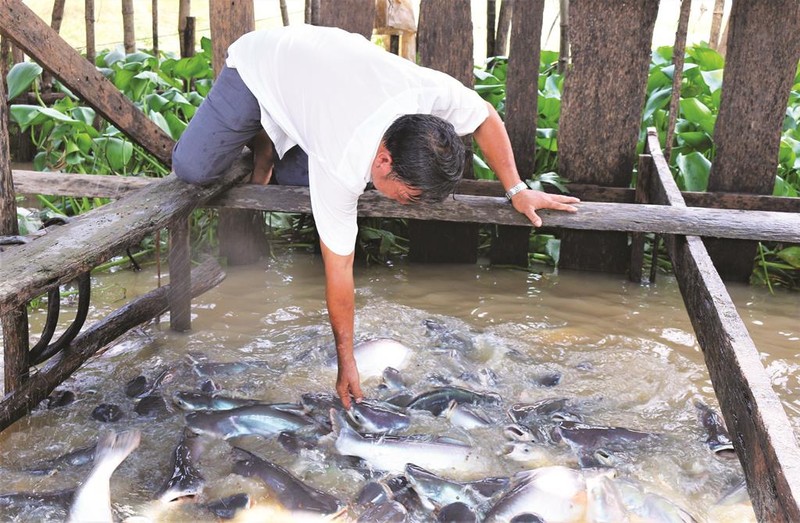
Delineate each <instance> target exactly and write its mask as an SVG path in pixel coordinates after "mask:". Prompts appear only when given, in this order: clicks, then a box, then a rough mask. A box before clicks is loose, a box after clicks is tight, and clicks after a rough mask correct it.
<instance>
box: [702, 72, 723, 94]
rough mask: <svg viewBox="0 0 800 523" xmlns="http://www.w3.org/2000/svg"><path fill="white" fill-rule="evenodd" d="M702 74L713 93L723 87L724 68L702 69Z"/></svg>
mask: <svg viewBox="0 0 800 523" xmlns="http://www.w3.org/2000/svg"><path fill="white" fill-rule="evenodd" d="M700 76H701V77H702V78H703V81H704V82H705V84H706V85H707V86H708V91H709V92H711V93H713V92H715V91H718V90H719V89H722V69H716V70H714V71H700Z"/></svg>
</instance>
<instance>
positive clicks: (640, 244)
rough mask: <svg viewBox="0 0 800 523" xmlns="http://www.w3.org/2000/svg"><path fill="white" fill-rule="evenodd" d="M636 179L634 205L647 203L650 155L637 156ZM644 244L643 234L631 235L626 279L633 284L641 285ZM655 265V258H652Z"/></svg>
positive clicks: (651, 170)
mask: <svg viewBox="0 0 800 523" xmlns="http://www.w3.org/2000/svg"><path fill="white" fill-rule="evenodd" d="M636 171H637V173H638V174H637V177H636V195H635V201H636V203H649V202H648V199H649V198H648V194H649V184H650V179H651V177H652V176H653V159H652V158H651V157H650V155H646V154H642V155H639V164H638V168H637V169H636ZM644 243H645V233H641V232H634V233H631V265H630V269H629V270H628V279H629V280H630V281H632V282H634V283H642V271H643V266H644ZM653 263H655V258H653Z"/></svg>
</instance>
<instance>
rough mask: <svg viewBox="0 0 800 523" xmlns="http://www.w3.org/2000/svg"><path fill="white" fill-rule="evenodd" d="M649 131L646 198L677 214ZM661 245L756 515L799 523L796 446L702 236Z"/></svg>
mask: <svg viewBox="0 0 800 523" xmlns="http://www.w3.org/2000/svg"><path fill="white" fill-rule="evenodd" d="M648 134H649V135H648V142H647V143H648V149H649V151H650V153H651V154H652V155H653V158H654V160H655V165H656V172H657V179H658V181H659V182H660V183H654V184H653V185H654V187H653V190H652V191H651V197H652V198H653V199H654V200H655V201H659V202H660V203H663V204H666V205H672V206H675V208H677V209H679V208H681V207H683V206H684V205H685V203H684V201H683V199H682V198H681V196H680V192H679V191H678V188H677V186H676V185H675V182H674V180H673V179H672V175H671V174H670V172H669V169H667V168H666V162H665V161H664V158H663V156H662V155H661V151H660V147H659V145H658V138H657V137H656V136H655V131H654V130H653V131H652V132H650V133H648ZM666 243H667V249H668V251H669V253H670V258H671V259H672V263H673V265H674V267H675V275H676V278H677V280H678V285H679V287H680V289H681V294H682V295H683V300H684V303H685V304H686V309H687V312H688V313H689V318H690V320H691V321H692V325H693V326H694V331H695V334H696V336H697V341H698V342H699V343H700V346H701V347H702V349H703V355H704V357H705V361H706V366H707V367H708V372H709V375H710V377H711V382H712V384H713V386H714V391H715V392H716V395H717V398H718V399H719V402H720V406H721V408H722V414H723V416H724V418H725V423H726V424H727V426H728V429H729V431H730V433H731V436H732V439H733V441H734V446H735V447H736V452H737V455H738V456H739V461H740V462H741V464H742V468H743V469H744V472H745V476H746V477H747V486H748V492H749V494H750V499H751V501H752V502H753V509H754V510H755V513H756V516H757V517H758V520H759V521H787V522H789V521H800V506H798V502H800V449H798V446H797V441H796V439H795V435H794V431H793V429H792V426H791V423H790V422H789V419H788V417H787V416H786V412H785V410H784V409H783V406H782V405H781V401H780V399H779V398H778V396H777V395H776V394H775V392H774V391H773V389H772V385H771V383H770V379H769V376H767V373H766V372H765V370H764V367H763V365H762V364H761V358H760V354H759V352H758V349H757V348H756V346H755V344H754V343H753V340H752V339H751V338H750V335H749V333H748V332H747V328H746V326H745V324H744V322H743V321H742V319H741V318H740V317H739V315H738V313H737V312H736V307H735V306H734V304H733V301H732V300H731V298H730V295H729V294H728V292H727V289H726V288H725V285H724V283H723V282H722V280H721V279H720V277H719V275H718V274H717V272H716V271H715V270H714V266H713V264H712V262H711V258H710V257H709V256H708V253H707V251H706V249H705V247H704V246H703V242H702V241H701V240H700V238H698V237H696V236H687V237H685V238H683V237H679V236H673V235H669V236H667V238H666Z"/></svg>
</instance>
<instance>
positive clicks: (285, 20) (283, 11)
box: [280, 0, 289, 26]
mask: <svg viewBox="0 0 800 523" xmlns="http://www.w3.org/2000/svg"><path fill="white" fill-rule="evenodd" d="M280 4H281V20H282V21H283V25H285V26H286V25H289V9H288V8H287V7H286V0H281V1H280Z"/></svg>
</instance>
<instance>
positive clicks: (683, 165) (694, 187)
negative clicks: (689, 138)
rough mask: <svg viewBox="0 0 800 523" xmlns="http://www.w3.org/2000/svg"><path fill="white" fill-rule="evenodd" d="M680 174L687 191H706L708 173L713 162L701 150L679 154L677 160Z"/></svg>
mask: <svg viewBox="0 0 800 523" xmlns="http://www.w3.org/2000/svg"><path fill="white" fill-rule="evenodd" d="M676 163H677V165H678V174H679V177H680V179H681V181H682V182H683V188H684V189H685V190H687V191H705V190H706V188H707V187H708V173H709V172H710V171H711V162H710V161H709V160H708V158H706V157H705V156H703V155H702V154H700V153H699V152H696V151H695V152H692V153H689V154H686V155H683V154H679V155H678V159H677V161H676Z"/></svg>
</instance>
